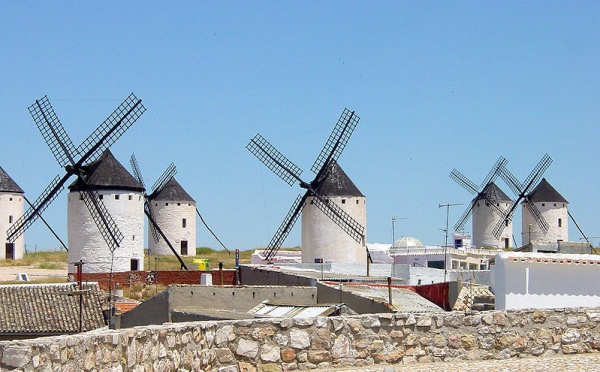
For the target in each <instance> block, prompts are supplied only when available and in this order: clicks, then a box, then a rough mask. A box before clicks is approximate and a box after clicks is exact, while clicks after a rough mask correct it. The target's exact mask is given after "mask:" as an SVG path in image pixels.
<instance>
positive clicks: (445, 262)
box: [438, 203, 462, 282]
mask: <svg viewBox="0 0 600 372" xmlns="http://www.w3.org/2000/svg"><path fill="white" fill-rule="evenodd" d="M457 205H462V204H458V203H454V204H451V203H446V204H440V205H439V206H438V208H442V207H446V229H444V233H445V234H446V240H445V242H444V282H446V273H447V272H448V265H447V264H448V259H447V257H446V256H447V250H448V220H449V216H450V207H455V206H457Z"/></svg>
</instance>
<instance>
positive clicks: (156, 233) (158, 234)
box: [129, 155, 188, 270]
mask: <svg viewBox="0 0 600 372" xmlns="http://www.w3.org/2000/svg"><path fill="white" fill-rule="evenodd" d="M129 162H130V164H131V168H132V169H133V174H134V175H135V178H136V179H137V180H138V182H139V183H141V184H142V185H144V189H145V188H146V185H145V184H144V178H143V177H142V172H141V171H140V167H139V165H138V162H137V160H136V158H135V155H131V158H130V160H129ZM175 173H177V168H176V167H175V165H174V164H173V163H171V164H170V165H169V166H168V167H167V169H165V171H164V172H163V174H162V176H160V178H159V179H158V180H156V182H155V183H154V185H153V186H152V192H151V193H150V194H148V193H146V194H144V213H145V214H146V217H148V221H149V226H150V231H151V233H152V238H153V239H154V241H155V242H158V241H159V240H160V239H161V238H162V239H164V241H165V243H166V244H167V246H168V247H169V249H170V250H171V252H173V254H174V255H175V256H176V257H177V260H179V263H180V264H181V268H183V269H185V270H188V268H187V266H186V265H185V263H184V262H183V260H182V259H181V256H180V255H179V253H178V252H177V250H176V249H175V248H174V247H173V245H172V244H171V242H170V241H169V239H168V238H167V236H166V235H165V233H164V232H163V230H162V229H161V228H160V226H159V225H158V222H157V221H156V216H155V213H154V209H153V207H152V203H151V196H152V195H155V194H157V193H159V192H160V191H162V190H163V188H164V187H165V185H166V184H167V182H169V181H170V180H171V179H172V178H173V176H174V175H175Z"/></svg>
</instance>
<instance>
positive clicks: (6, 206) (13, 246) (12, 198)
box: [0, 167, 25, 259]
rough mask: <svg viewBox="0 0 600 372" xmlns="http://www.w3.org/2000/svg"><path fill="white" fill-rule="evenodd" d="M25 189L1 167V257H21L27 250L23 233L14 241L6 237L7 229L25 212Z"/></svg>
mask: <svg viewBox="0 0 600 372" xmlns="http://www.w3.org/2000/svg"><path fill="white" fill-rule="evenodd" d="M23 194H24V191H23V190H22V189H21V188H20V187H19V185H17V183H16V182H15V181H14V180H13V179H12V178H11V177H10V176H9V175H8V173H6V172H5V171H4V169H2V167H0V242H2V248H1V249H0V259H20V258H23V253H24V251H25V238H24V236H23V234H21V236H19V237H18V238H17V239H16V240H15V241H14V242H13V243H10V242H8V240H7V239H6V237H7V236H6V235H7V234H6V231H7V230H8V229H9V228H10V226H11V225H12V224H13V223H15V221H16V220H17V219H18V218H19V217H21V216H22V215H23V213H24V205H25V197H24V195H23Z"/></svg>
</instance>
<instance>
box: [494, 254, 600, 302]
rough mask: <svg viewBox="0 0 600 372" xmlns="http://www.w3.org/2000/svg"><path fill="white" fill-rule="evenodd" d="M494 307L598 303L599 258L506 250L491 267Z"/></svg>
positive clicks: (599, 288) (599, 291)
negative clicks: (494, 296)
mask: <svg viewBox="0 0 600 372" xmlns="http://www.w3.org/2000/svg"><path fill="white" fill-rule="evenodd" d="M492 270H493V271H494V274H493V281H494V282H493V286H492V287H493V291H494V294H495V295H496V309H526V308H538V309H541V308H563V307H580V306H581V307H595V306H600V287H599V286H598V282H599V281H600V257H598V256H594V255H583V254H581V255H579V254H545V253H525V252H505V253H500V254H498V255H497V256H496V262H495V265H494V266H493V267H492Z"/></svg>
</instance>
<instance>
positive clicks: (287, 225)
mask: <svg viewBox="0 0 600 372" xmlns="http://www.w3.org/2000/svg"><path fill="white" fill-rule="evenodd" d="M307 198H308V195H307V194H304V196H302V195H298V197H296V200H295V201H294V203H293V204H292V207H291V208H290V210H289V211H288V213H287V215H286V216H285V218H284V219H283V222H281V225H280V226H279V228H278V229H277V232H276V233H275V235H273V238H271V241H270V242H269V245H268V246H267V253H266V258H267V261H271V260H272V259H273V257H275V254H276V253H277V251H278V250H279V248H281V246H282V245H283V242H284V241H285V239H286V238H287V237H288V235H289V234H290V231H292V227H294V225H295V224H296V221H297V220H298V217H300V212H302V208H304V204H305V203H306V199H307Z"/></svg>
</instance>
